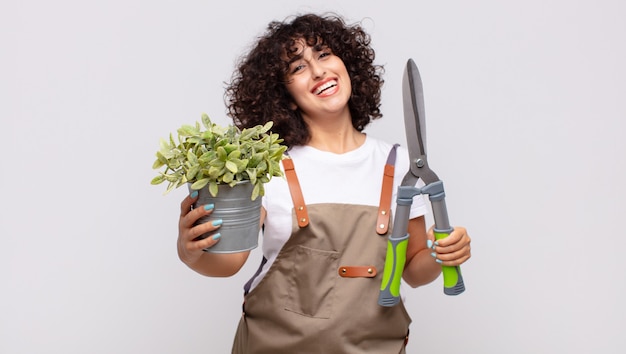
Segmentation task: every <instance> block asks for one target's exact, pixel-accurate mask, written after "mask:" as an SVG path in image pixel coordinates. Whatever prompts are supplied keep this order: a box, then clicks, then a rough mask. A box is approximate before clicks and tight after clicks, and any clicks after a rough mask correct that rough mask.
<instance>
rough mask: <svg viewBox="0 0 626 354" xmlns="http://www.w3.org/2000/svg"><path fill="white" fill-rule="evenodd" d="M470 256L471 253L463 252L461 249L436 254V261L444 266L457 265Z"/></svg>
mask: <svg viewBox="0 0 626 354" xmlns="http://www.w3.org/2000/svg"><path fill="white" fill-rule="evenodd" d="M471 257H472V255H471V254H470V253H464V252H462V251H459V252H455V253H449V254H444V255H439V254H438V255H437V263H439V264H441V265H444V266H458V265H461V264H463V263H465V262H466V261H467V260H468V259H470V258H471Z"/></svg>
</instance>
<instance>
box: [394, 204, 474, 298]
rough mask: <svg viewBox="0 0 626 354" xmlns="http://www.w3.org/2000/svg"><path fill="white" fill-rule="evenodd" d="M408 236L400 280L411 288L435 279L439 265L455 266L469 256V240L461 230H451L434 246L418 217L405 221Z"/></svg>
mask: <svg viewBox="0 0 626 354" xmlns="http://www.w3.org/2000/svg"><path fill="white" fill-rule="evenodd" d="M409 235H410V236H409V244H408V246H407V252H406V259H407V261H406V265H405V267H404V273H403V278H404V280H405V281H406V282H407V283H408V284H409V285H410V286H411V287H414V288H416V287H418V286H422V285H426V284H428V283H430V282H432V281H433V280H435V279H437V277H438V276H439V274H440V273H441V266H442V265H445V266H458V265H461V264H462V263H464V262H465V261H467V260H468V259H469V258H470V257H471V248H470V242H471V239H470V237H469V235H468V234H467V230H466V229H465V228H464V227H455V228H454V231H453V232H452V233H451V234H450V235H449V236H448V237H446V238H445V239H442V240H439V241H437V242H436V243H435V235H434V234H433V230H432V228H431V229H430V230H429V231H428V232H426V226H425V221H424V217H423V216H420V217H418V218H415V219H411V220H409ZM429 241H430V242H429ZM429 245H432V246H429ZM433 254H434V257H433Z"/></svg>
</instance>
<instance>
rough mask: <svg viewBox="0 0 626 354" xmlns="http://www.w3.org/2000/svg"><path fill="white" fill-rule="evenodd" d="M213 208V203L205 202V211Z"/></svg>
mask: <svg viewBox="0 0 626 354" xmlns="http://www.w3.org/2000/svg"><path fill="white" fill-rule="evenodd" d="M213 208H215V205H213V204H206V205H205V206H204V210H206V211H209V210H212V209H213Z"/></svg>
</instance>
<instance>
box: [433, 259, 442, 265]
mask: <svg viewBox="0 0 626 354" xmlns="http://www.w3.org/2000/svg"><path fill="white" fill-rule="evenodd" d="M435 262H437V263H439V264H441V263H443V261H442V260H441V259H435Z"/></svg>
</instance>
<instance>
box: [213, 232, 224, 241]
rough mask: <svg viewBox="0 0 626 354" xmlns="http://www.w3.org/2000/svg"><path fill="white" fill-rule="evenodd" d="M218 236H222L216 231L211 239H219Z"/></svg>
mask: <svg viewBox="0 0 626 354" xmlns="http://www.w3.org/2000/svg"><path fill="white" fill-rule="evenodd" d="M220 237H222V234H220V233H216V234H215V235H213V240H219V239H220Z"/></svg>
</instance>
